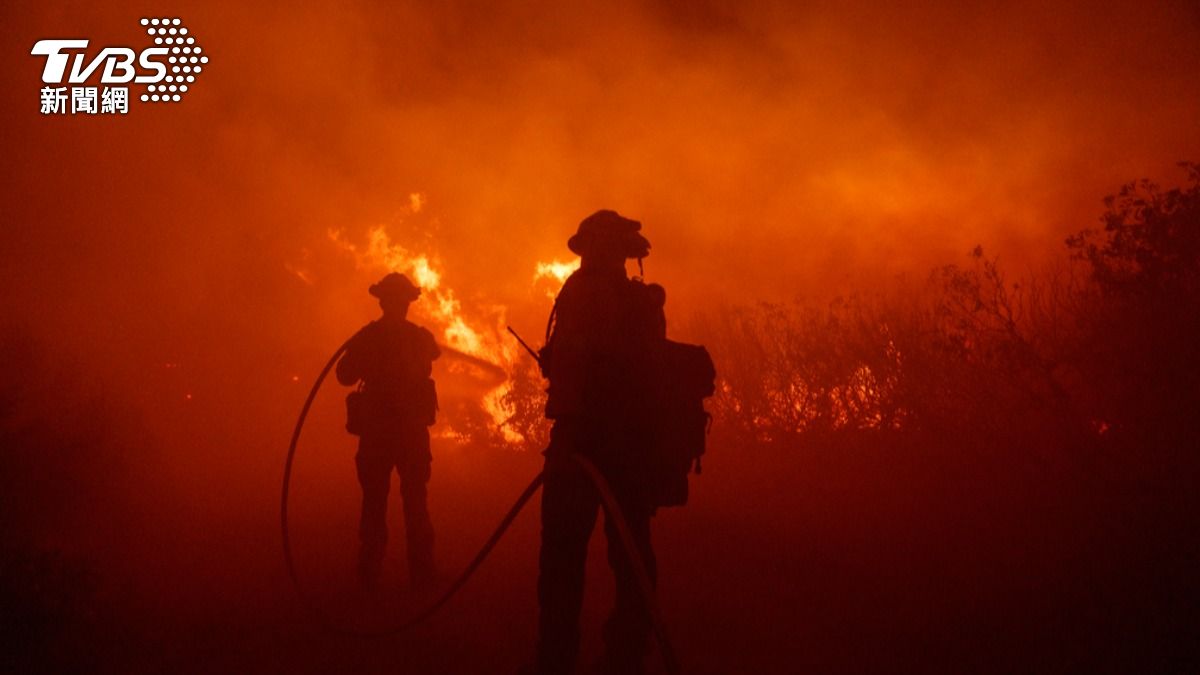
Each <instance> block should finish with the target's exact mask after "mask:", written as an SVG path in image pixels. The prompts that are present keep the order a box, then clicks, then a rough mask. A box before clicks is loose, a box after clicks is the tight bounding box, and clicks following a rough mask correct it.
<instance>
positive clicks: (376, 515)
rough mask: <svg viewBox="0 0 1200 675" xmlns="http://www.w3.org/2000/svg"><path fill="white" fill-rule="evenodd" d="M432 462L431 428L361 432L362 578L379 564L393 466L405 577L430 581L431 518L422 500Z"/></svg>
mask: <svg viewBox="0 0 1200 675" xmlns="http://www.w3.org/2000/svg"><path fill="white" fill-rule="evenodd" d="M430 462H431V456H430V453H429V431H428V430H427V429H426V428H425V427H423V426H420V427H413V428H408V429H401V430H392V431H390V432H381V433H374V434H370V435H364V436H362V437H361V438H360V439H359V444H358V455H357V456H356V457H355V464H356V466H357V469H358V483H359V485H360V486H362V517H361V518H360V520H359V530H358V532H359V541H360V543H361V547H360V549H359V559H358V561H359V568H358V569H359V576H360V579H361V580H362V581H363V582H364V583H367V584H371V583H374V582H375V580H376V579H377V578H378V576H379V571H380V567H381V565H382V563H383V555H384V549H385V548H386V546H387V539H388V528H387V504H388V491H389V490H390V488H391V480H392V470H393V469H395V470H396V472H397V473H399V474H400V497H401V499H402V500H403V502H404V532H405V535H406V540H407V549H408V550H407V553H408V572H409V577H410V579H411V580H412V582H413V584H414V585H423V584H426V583H427V582H429V581H430V580H431V578H432V576H433V573H434V566H433V523H432V522H431V521H430V519H429V508H428V505H427V503H426V485H427V484H428V483H429V475H430Z"/></svg>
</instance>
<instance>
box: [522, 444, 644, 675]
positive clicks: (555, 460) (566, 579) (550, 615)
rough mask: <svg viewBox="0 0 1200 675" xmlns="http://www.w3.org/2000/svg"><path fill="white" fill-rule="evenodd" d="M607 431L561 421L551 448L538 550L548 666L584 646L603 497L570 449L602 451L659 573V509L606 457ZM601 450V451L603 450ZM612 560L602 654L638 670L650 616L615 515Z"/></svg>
mask: <svg viewBox="0 0 1200 675" xmlns="http://www.w3.org/2000/svg"><path fill="white" fill-rule="evenodd" d="M605 436H606V434H605V433H604V432H602V431H597V429H596V427H594V426H591V425H586V426H580V425H573V424H570V423H564V422H562V421H559V422H556V423H555V427H554V430H553V431H552V441H551V449H550V450H549V451H548V452H547V456H546V466H545V484H544V486H543V488H542V548H541V554H540V557H539V573H538V603H539V605H540V608H541V612H540V617H539V622H538V666H539V671H540V672H541V673H545V674H558V673H570V672H572V670H573V668H574V665H575V661H576V659H577V657H578V653H579V612H580V609H581V606H582V603H583V583H584V565H585V563H586V560H587V548H588V540H589V539H590V538H591V534H592V529H593V527H594V525H595V522H596V514H597V512H598V511H599V510H600V497H599V495H598V493H597V492H596V488H595V486H594V485H593V483H592V481H591V479H590V478H589V477H588V475H587V474H586V473H585V472H584V470H583V468H582V467H580V466H579V465H578V464H576V463H575V462H573V461H571V460H570V459H569V458H567V457H566V456H565V455H563V454H561V453H562V452H564V451H575V452H580V451H582V452H583V453H584V454H585V456H589V457H591V458H594V459H596V462H597V465H598V466H599V467H600V469H601V471H602V473H604V474H605V477H606V478H607V479H608V480H609V483H610V485H611V487H612V489H613V492H614V494H615V495H616V498H617V503H618V504H619V505H620V507H621V510H622V512H623V515H624V517H625V520H626V521H627V523H628V525H629V530H630V533H631V534H632V535H633V539H634V542H635V544H636V546H637V548H638V553H639V555H641V556H642V560H643V561H644V563H645V565H646V569H647V572H648V574H649V575H650V579H651V581H652V582H653V581H654V579H655V573H656V567H655V560H654V551H653V549H652V547H651V543H650V517H651V514H652V509H650V508H648V507H647V506H645V505H644V502H645V500H644V499H641V498H640V497H639V496H638V495H637V492H638V491H637V490H636V489H634V488H633V486H632V485H630V481H629V480H628V479H625V480H623V476H622V472H621V471H620V470H619V469H615V468H614V467H613V463H610V462H605V461H604V458H603V453H602V452H600V453H597V452H595V451H596V447H597V445H606V443H605V440H610V439H606V438H605ZM597 455H600V456H597ZM604 534H605V536H606V538H607V540H608V564H609V567H611V568H612V571H613V576H614V577H615V579H616V601H615V605H614V607H613V610H612V613H611V614H610V615H609V617H608V620H607V621H606V622H605V624H604V650H605V653H604V658H603V662H604V663H605V664H606V665H607V666H608V670H609V671H610V672H620V673H638V672H641V670H642V668H641V664H642V661H643V659H644V657H645V654H646V652H647V650H648V647H649V638H650V633H651V623H650V616H649V613H648V612H647V610H646V607H645V604H644V602H643V599H642V594H641V591H640V589H639V588H638V582H637V577H636V576H635V575H634V571H633V567H632V565H631V564H630V562H629V557H628V555H627V554H626V552H625V550H624V547H623V545H622V543H621V539H620V537H619V536H618V534H617V530H616V527H615V525H614V524H613V522H612V520H611V519H610V518H608V517H605V523H604Z"/></svg>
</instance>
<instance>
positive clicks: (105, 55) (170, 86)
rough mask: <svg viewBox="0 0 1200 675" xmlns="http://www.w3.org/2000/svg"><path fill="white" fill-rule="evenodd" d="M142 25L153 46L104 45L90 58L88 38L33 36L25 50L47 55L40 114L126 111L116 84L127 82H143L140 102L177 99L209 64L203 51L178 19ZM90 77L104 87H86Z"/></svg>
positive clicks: (124, 93)
mask: <svg viewBox="0 0 1200 675" xmlns="http://www.w3.org/2000/svg"><path fill="white" fill-rule="evenodd" d="M141 24H142V26H143V27H145V29H146V33H147V35H149V36H150V37H151V38H153V40H154V45H153V46H148V47H146V48H144V49H142V50H141V51H140V52H135V51H134V50H133V49H130V48H129V47H105V48H103V49H101V50H100V52H99V53H97V54H96V55H95V56H92V57H89V56H88V45H89V44H90V41H89V40H38V42H37V43H36V44H34V45H33V49H32V50H31V51H30V52H29V53H30V55H32V56H41V57H44V58H45V59H46V62H45V64H44V65H43V67H42V82H43V83H45V84H46V86H45V87H43V88H42V92H41V111H42V114H43V115H65V114H68V112H69V113H70V114H72V115H75V114H80V113H82V114H90V115H95V114H97V113H100V114H122V115H124V114H127V113H128V112H129V87H128V86H120V85H128V84H130V83H132V84H135V85H145V89H144V90H143V91H142V92H141V93H140V96H139V98H140V100H141V101H142V102H145V103H178V102H180V101H182V100H183V97H184V96H185V95H186V94H187V93H188V90H189V89H190V88H191V87H192V86H193V85H194V84H195V82H196V77H197V76H199V75H200V73H201V72H203V70H204V66H205V65H207V64H208V55H207V54H205V53H204V49H203V48H202V47H201V46H200V45H199V44H196V38H195V36H194V35H189V34H188V29H187V27H186V26H184V25H183V22H182V21H180V20H179V19H177V18H168V19H142V20H141ZM93 81H96V82H98V84H100V85H103V86H101V87H97V86H95V85H93V86H87V85H88V84H89V83H90V82H93ZM58 85H63V86H58ZM66 85H71V86H66ZM76 85H82V86H76ZM110 85H116V86H110ZM68 102H69V103H70V105H69V106H68Z"/></svg>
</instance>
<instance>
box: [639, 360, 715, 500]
mask: <svg viewBox="0 0 1200 675" xmlns="http://www.w3.org/2000/svg"><path fill="white" fill-rule="evenodd" d="M657 371H658V372H656V373H655V375H656V377H655V383H654V391H653V396H654V397H653V401H654V405H653V418H652V420H651V424H650V426H651V439H650V440H651V444H650V453H649V457H648V458H647V459H648V467H647V469H648V477H649V479H650V481H649V483H650V487H651V490H650V491H651V495H650V497H651V502H652V504H653V505H654V506H683V505H684V504H687V500H688V474H689V473H691V472H692V471H693V470H694V471H695V472H696V473H697V474H699V473H700V471H701V465H700V458H701V456H703V455H704V450H705V445H706V441H707V436H708V430H709V427H710V426H711V425H712V415H711V414H709V413H708V411H706V410H705V409H704V399H706V398H708V397H710V396H712V395H713V392H714V391H715V389H716V386H715V382H716V377H717V372H716V368H714V366H713V362H712V358H711V357H710V356H709V354H708V350H707V349H705V348H704V347H702V346H700V345H690V344H685V343H682V342H675V341H673V340H667V341H666V343H665V345H664V346H663V348H662V350H661V361H660V363H659V364H658V367H657Z"/></svg>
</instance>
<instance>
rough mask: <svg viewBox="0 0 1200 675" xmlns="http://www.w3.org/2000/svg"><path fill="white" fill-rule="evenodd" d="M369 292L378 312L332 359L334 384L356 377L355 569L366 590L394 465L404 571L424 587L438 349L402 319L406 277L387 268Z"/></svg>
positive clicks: (352, 414)
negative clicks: (358, 505) (358, 504)
mask: <svg viewBox="0 0 1200 675" xmlns="http://www.w3.org/2000/svg"><path fill="white" fill-rule="evenodd" d="M370 293H371V295H373V296H375V297H377V298H379V306H380V308H382V309H383V316H382V317H381V318H379V319H378V320H376V321H372V322H371V323H369V324H367V325H366V326H364V327H363V328H362V330H360V331H358V333H357V334H355V336H354V337H353V338H351V341H350V344H349V346H348V347H347V348H346V354H345V356H343V357H342V359H341V361H339V362H338V365H337V379H338V382H341V383H342V384H343V385H348V386H349V385H354V384H356V383H359V382H361V386H360V388H359V390H358V391H356V392H353V393H351V394H350V396H349V397H348V398H347V425H346V427H347V429H348V430H349V431H350V432H351V433H354V434H357V435H358V436H359V437H360V438H359V444H358V455H357V456H356V457H355V463H356V465H357V469H358V482H359V484H360V485H361V486H362V493H363V497H362V517H361V520H360V522H359V539H360V541H361V548H360V549H359V559H358V575H359V580H360V582H361V583H362V584H363V586H364V587H366V588H370V587H373V586H374V585H375V583H376V582H377V581H378V578H379V571H380V567H381V565H382V563H383V554H384V548H385V546H386V545H387V537H388V531H387V500H388V490H389V489H390V487H391V478H392V469H393V468H394V469H395V470H396V471H397V472H398V473H399V474H400V496H401V497H402V498H403V500H404V527H405V534H406V535H407V543H408V569H409V576H410V579H411V581H412V584H413V586H414V587H423V586H428V585H429V584H430V583H431V582H432V580H433V575H434V565H433V524H432V523H431V522H430V519H429V510H428V508H427V505H426V493H425V486H426V484H427V483H428V482H429V475H430V462H431V461H432V455H431V454H430V452H429V430H428V428H427V427H428V426H429V425H431V424H433V422H434V417H435V416H436V414H437V394H436V392H435V390H434V384H433V380H432V379H431V378H430V372H431V370H432V365H433V361H434V359H436V358H437V357H438V356H439V354H440V351H439V349H438V346H437V343H436V342H434V339H433V335H432V334H430V332H429V331H428V330H426V329H424V328H422V327H420V326H418V325H416V324H414V323H412V322H411V321H409V320H408V319H407V314H408V308H409V305H411V304H412V302H413V301H414V300H416V299H417V298H418V297H419V296H420V295H421V289H419V288H418V287H416V286H415V285H413V283H412V282H411V281H409V280H408V277H406V276H404V275H403V274H398V273H395V272H393V273H391V274H388V275H387V276H385V277H384V278H383V279H382V280H381V281H380V282H379V283H377V284H374V285H372V286H371V288H370Z"/></svg>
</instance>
